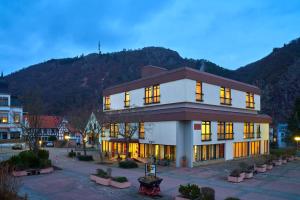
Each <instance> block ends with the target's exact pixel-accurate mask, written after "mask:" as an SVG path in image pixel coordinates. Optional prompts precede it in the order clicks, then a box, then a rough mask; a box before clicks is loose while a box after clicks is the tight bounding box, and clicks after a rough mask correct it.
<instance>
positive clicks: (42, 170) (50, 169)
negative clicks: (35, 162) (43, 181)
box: [40, 167, 54, 174]
mask: <svg viewBox="0 0 300 200" xmlns="http://www.w3.org/2000/svg"><path fill="white" fill-rule="evenodd" d="M53 171H54V169H53V167H47V168H44V169H40V173H41V174H49V173H51V172H53Z"/></svg>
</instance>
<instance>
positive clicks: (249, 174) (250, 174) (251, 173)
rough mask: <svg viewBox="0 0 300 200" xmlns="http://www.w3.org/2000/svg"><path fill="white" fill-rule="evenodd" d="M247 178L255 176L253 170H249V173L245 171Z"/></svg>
mask: <svg viewBox="0 0 300 200" xmlns="http://www.w3.org/2000/svg"><path fill="white" fill-rule="evenodd" d="M245 178H247V179H249V178H253V172H249V173H246V172H245Z"/></svg>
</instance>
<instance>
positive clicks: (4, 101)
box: [0, 97, 8, 106]
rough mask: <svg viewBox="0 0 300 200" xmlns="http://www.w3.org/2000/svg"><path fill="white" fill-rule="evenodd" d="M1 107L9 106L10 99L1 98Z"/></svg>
mask: <svg viewBox="0 0 300 200" xmlns="http://www.w3.org/2000/svg"><path fill="white" fill-rule="evenodd" d="M0 106H8V98H7V97H0Z"/></svg>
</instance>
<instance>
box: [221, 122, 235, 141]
mask: <svg viewBox="0 0 300 200" xmlns="http://www.w3.org/2000/svg"><path fill="white" fill-rule="evenodd" d="M232 139H233V123H232V122H219V123H218V140H232Z"/></svg>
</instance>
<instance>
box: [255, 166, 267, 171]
mask: <svg viewBox="0 0 300 200" xmlns="http://www.w3.org/2000/svg"><path fill="white" fill-rule="evenodd" d="M255 170H256V171H257V172H259V173H264V172H266V171H267V165H262V166H259V167H255Z"/></svg>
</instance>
